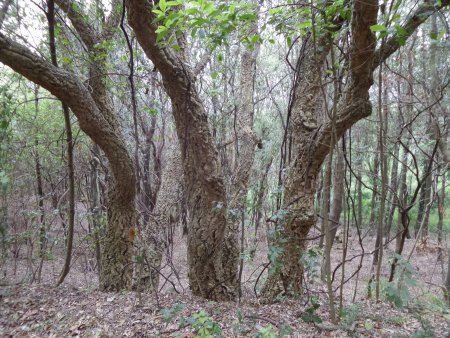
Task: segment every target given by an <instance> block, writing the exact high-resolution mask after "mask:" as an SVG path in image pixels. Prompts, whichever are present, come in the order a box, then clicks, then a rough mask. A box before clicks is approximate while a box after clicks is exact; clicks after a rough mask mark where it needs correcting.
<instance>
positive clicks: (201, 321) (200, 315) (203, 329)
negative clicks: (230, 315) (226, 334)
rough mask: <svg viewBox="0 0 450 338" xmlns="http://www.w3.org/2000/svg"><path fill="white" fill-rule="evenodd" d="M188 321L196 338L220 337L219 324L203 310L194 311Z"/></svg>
mask: <svg viewBox="0 0 450 338" xmlns="http://www.w3.org/2000/svg"><path fill="white" fill-rule="evenodd" d="M188 322H189V324H191V326H192V328H193V329H194V331H195V333H196V336H195V337H196V338H209V337H220V335H221V333H222V329H221V328H220V326H219V325H218V324H217V323H216V322H215V321H214V320H213V319H212V318H211V317H209V316H208V314H207V313H206V312H205V311H204V310H201V311H199V312H197V313H194V314H193V315H192V317H191V318H189V319H188Z"/></svg>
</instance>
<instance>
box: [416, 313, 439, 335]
mask: <svg viewBox="0 0 450 338" xmlns="http://www.w3.org/2000/svg"><path fill="white" fill-rule="evenodd" d="M415 317H416V319H417V320H418V321H419V323H420V325H421V326H422V328H421V329H419V330H417V331H416V332H415V333H414V335H413V337H414V338H426V337H435V334H434V331H433V329H432V326H431V323H430V321H429V320H427V319H426V318H424V317H423V316H422V315H421V314H420V313H418V312H416V313H415Z"/></svg>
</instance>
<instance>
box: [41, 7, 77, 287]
mask: <svg viewBox="0 0 450 338" xmlns="http://www.w3.org/2000/svg"><path fill="white" fill-rule="evenodd" d="M46 17H47V23H48V35H49V46H50V56H51V60H52V64H53V66H55V67H58V60H57V57H56V41H55V3H54V1H53V0H47V13H46ZM61 106H62V111H63V114H64V123H65V129H66V135H67V136H66V143H67V171H68V176H69V214H68V223H69V224H68V229H67V239H66V243H67V244H66V257H65V260H64V266H63V269H62V271H61V275H60V277H59V280H58V282H57V285H60V284H61V283H62V282H64V279H65V278H66V276H67V274H68V273H69V271H70V262H71V260H72V246H73V231H74V224H75V171H74V164H73V140H72V124H71V122H70V112H69V107H68V106H67V105H66V104H65V103H64V102H61Z"/></svg>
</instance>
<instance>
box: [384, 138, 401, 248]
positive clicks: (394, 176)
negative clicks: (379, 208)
mask: <svg viewBox="0 0 450 338" xmlns="http://www.w3.org/2000/svg"><path fill="white" fill-rule="evenodd" d="M399 149H400V144H399V143H398V142H395V144H394V150H393V155H392V169H391V178H390V184H389V187H390V190H389V195H388V197H387V203H388V212H387V221H386V230H385V232H384V233H385V236H386V241H389V239H390V236H391V229H392V222H393V220H394V214H395V209H396V203H395V197H396V195H397V193H398V156H399Z"/></svg>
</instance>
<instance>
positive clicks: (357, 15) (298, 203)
mask: <svg viewBox="0 0 450 338" xmlns="http://www.w3.org/2000/svg"><path fill="white" fill-rule="evenodd" d="M377 11H378V3H377V1H374V0H371V1H364V2H363V1H358V0H357V1H355V2H354V5H353V14H352V23H351V31H352V38H351V47H350V78H349V81H348V83H347V87H346V88H345V90H344V94H343V96H342V98H341V100H340V102H339V103H338V105H337V111H336V112H335V117H336V119H335V120H334V121H331V120H329V121H326V122H325V123H324V124H322V125H319V124H318V121H317V120H318V116H319V112H318V109H319V107H320V106H322V105H319V104H318V102H319V100H321V98H322V94H323V93H322V91H321V79H322V71H323V70H322V63H323V61H324V59H325V57H326V56H327V54H328V51H329V50H330V46H331V38H330V35H328V33H326V34H325V35H324V36H322V37H319V38H317V41H318V44H319V46H314V42H313V41H312V40H313V39H312V38H311V39H307V41H306V42H305V45H304V46H303V47H304V53H303V54H302V57H301V59H300V60H299V62H298V65H297V68H298V69H297V74H296V75H297V76H296V82H295V91H294V95H293V96H294V98H293V101H292V102H291V108H290V109H291V116H290V121H289V123H290V126H289V128H290V131H291V135H292V140H293V141H292V154H293V157H294V159H293V162H292V164H291V165H290V168H289V172H288V178H287V182H286V187H285V196H284V202H283V209H284V210H285V212H286V216H285V217H284V219H283V220H282V222H281V223H282V224H281V229H280V233H281V234H280V239H281V241H278V243H276V244H275V245H276V246H277V247H278V248H279V250H278V252H280V254H279V256H278V257H277V259H276V260H275V261H274V262H272V263H273V266H272V269H271V271H270V272H269V277H268V279H267V282H266V285H265V286H264V287H263V290H262V296H263V297H264V298H265V299H267V300H269V301H273V300H274V299H275V298H276V297H277V296H279V295H282V294H285V295H296V294H299V293H301V292H302V278H303V267H302V266H301V264H300V262H299V257H300V256H301V255H302V254H303V252H304V250H305V248H306V237H307V235H308V232H309V230H310V229H311V227H312V226H314V224H315V219H316V217H315V211H314V196H315V188H316V178H317V176H318V174H319V172H320V167H321V165H322V163H323V161H324V159H325V157H326V155H327V154H328V153H329V151H330V144H332V143H331V139H332V138H333V137H335V139H336V140H338V139H340V138H341V136H342V135H343V133H344V132H345V131H346V130H347V129H348V128H350V127H351V126H352V125H353V124H354V123H356V121H358V120H360V119H361V118H363V117H365V116H367V115H369V114H370V113H371V104H370V101H369V88H370V86H371V85H372V61H373V57H374V53H375V44H376V43H375V36H374V34H373V32H371V30H370V26H371V25H373V24H375V23H376V17H377ZM317 47H320V48H317Z"/></svg>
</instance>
